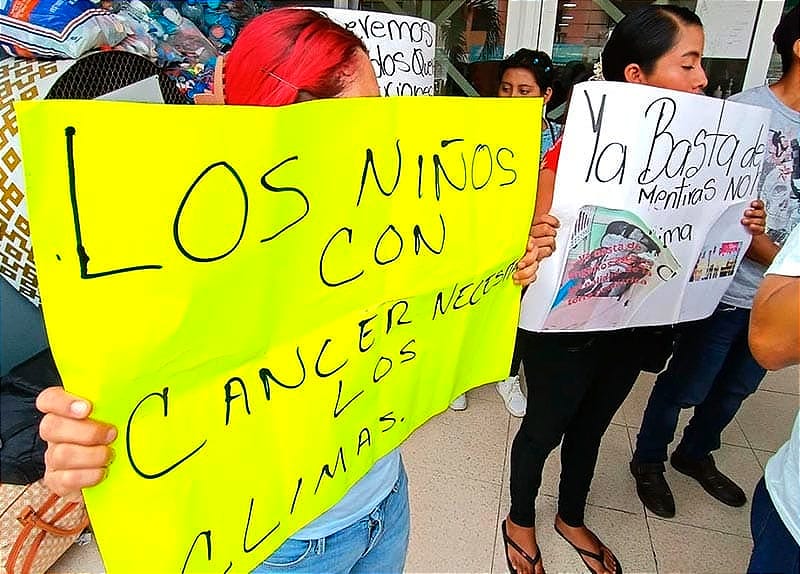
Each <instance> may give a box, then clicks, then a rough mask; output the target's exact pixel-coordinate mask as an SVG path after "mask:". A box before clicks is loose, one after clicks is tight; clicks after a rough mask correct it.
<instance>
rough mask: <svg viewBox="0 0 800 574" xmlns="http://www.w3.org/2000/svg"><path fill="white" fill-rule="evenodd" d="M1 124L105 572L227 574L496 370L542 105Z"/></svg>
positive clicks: (502, 367) (94, 107)
mask: <svg viewBox="0 0 800 574" xmlns="http://www.w3.org/2000/svg"><path fill="white" fill-rule="evenodd" d="M17 112H18V118H19V125H20V135H21V139H22V146H23V148H22V149H23V157H24V166H25V174H26V189H27V196H28V206H29V210H30V216H31V234H32V235H31V236H32V239H33V244H34V248H35V249H36V254H37V263H38V271H39V282H40V289H41V296H42V307H43V310H44V315H45V321H46V324H47V330H48V335H49V338H50V342H51V345H52V349H53V353H54V356H55V359H56V363H57V365H58V368H59V371H60V372H61V375H62V377H63V379H64V382H65V385H66V388H67V389H68V390H70V391H71V392H74V393H76V394H78V395H82V396H86V397H88V398H90V399H91V400H92V401H94V404H95V411H94V416H95V417H96V418H97V419H99V420H104V421H108V422H111V423H113V424H114V425H116V427H117V428H118V429H119V437H118V439H117V440H116V442H115V443H114V445H113V446H114V448H115V449H116V460H115V461H114V462H113V463H112V464H111V466H110V470H109V474H108V477H107V479H106V480H105V481H104V482H103V483H101V484H100V485H99V486H97V487H94V488H90V489H87V490H86V491H85V496H86V500H87V503H88V507H89V512H90V516H91V519H92V525H93V528H94V531H95V534H96V536H97V540H98V544H99V547H100V551H101V554H102V556H103V560H104V563H105V566H106V568H107V571H108V572H109V573H110V574H115V573H117V572H119V573H128V572H130V573H137V574H138V573H142V572H158V573H168V572H174V573H180V572H248V571H249V570H250V569H251V568H253V567H254V566H255V565H257V564H258V563H260V562H261V561H263V560H264V559H265V558H266V557H267V556H269V555H270V554H271V553H272V551H273V550H274V549H275V548H277V547H278V546H279V545H280V543H281V542H282V541H283V540H285V539H286V538H287V537H289V536H291V535H292V534H293V533H294V532H296V531H297V530H298V529H300V528H301V527H302V526H304V525H306V524H307V523H309V522H310V521H311V520H313V519H314V518H315V517H317V516H319V515H320V514H321V513H322V512H324V511H325V510H326V509H328V508H330V507H331V506H332V505H333V504H334V503H335V502H336V501H337V500H338V499H339V498H341V496H342V495H343V494H344V493H345V492H346V491H347V489H348V488H349V487H350V486H352V485H353V484H354V483H355V482H356V481H357V480H358V479H359V478H361V477H362V476H363V475H364V474H365V473H366V472H367V470H368V469H369V468H370V467H371V466H372V464H373V463H374V462H375V461H376V460H377V459H378V458H380V457H381V456H383V455H385V454H387V453H388V452H389V451H391V450H392V449H394V448H395V447H397V446H398V445H399V444H400V443H401V442H402V441H403V440H404V439H405V438H406V437H407V436H408V435H409V434H410V433H411V432H412V431H413V430H414V429H415V428H416V427H418V426H419V425H420V424H422V423H423V422H425V421H426V420H427V419H428V418H429V417H431V416H432V415H434V414H436V413H438V412H440V411H442V410H443V409H445V408H446V407H447V405H448V403H449V402H450V400H451V399H452V398H453V397H454V396H456V395H458V394H460V393H462V392H464V391H465V390H467V389H468V388H471V387H474V386H476V385H479V384H482V383H486V382H489V381H493V380H498V379H501V378H503V377H505V376H506V374H507V371H508V365H509V363H510V360H511V353H512V348H513V339H514V333H515V330H516V323H517V320H518V312H519V300H520V289H519V287H517V286H515V285H514V284H513V281H512V278H511V275H512V273H513V272H514V270H515V266H516V263H517V261H518V259H519V258H520V257H521V256H522V255H523V253H524V250H525V245H526V242H527V237H528V230H529V226H530V221H531V213H532V210H533V201H534V190H535V188H536V175H537V167H538V157H539V156H538V153H539V150H538V145H539V144H538V142H539V135H538V134H536V133H535V126H530V125H523V124H522V122H516V121H512V119H513V118H518V117H540V114H541V102H540V101H539V100H529V99H527V98H519V99H516V98H514V99H512V98H508V99H505V100H499V101H498V100H489V99H485V100H481V99H466V98H464V99H459V98H366V99H342V100H320V101H312V102H307V103H302V104H297V105H294V106H288V107H285V108H257V107H242V108H236V107H231V106H185V107H184V106H164V105H152V104H131V103H117V102H97V101H88V102H87V101H75V102H59V101H45V102H25V103H21V104H19V105H18V107H17ZM465 117H468V118H472V120H471V121H470V122H465V121H464V120H463V118H465ZM120 118H126V125H127V126H128V128H127V130H126V146H125V150H126V151H125V152H124V153H118V154H105V155H104V156H103V158H102V160H101V161H98V156H97V150H98V149H100V148H101V147H102V146H104V145H105V143H106V142H107V126H108V125H112V124H114V123H116V122H119V121H120ZM168 125H180V126H181V130H180V133H177V132H176V133H175V136H174V137H175V142H174V144H173V143H171V142H170V134H171V133H173V132H165V133H164V134H162V135H160V136H159V137H158V138H157V139H158V141H159V145H160V146H162V147H163V148H164V149H169V150H171V151H170V161H169V162H165V161H164V156H163V155H161V154H155V153H153V151H152V149H153V148H152V144H153V141H154V133H153V130H154V129H157V128H154V127H153V126H156V127H157V126H168ZM209 125H214V126H217V131H216V133H215V137H214V144H213V145H197V146H194V147H187V146H185V145H184V142H186V141H194V142H204V141H207V126H209Z"/></svg>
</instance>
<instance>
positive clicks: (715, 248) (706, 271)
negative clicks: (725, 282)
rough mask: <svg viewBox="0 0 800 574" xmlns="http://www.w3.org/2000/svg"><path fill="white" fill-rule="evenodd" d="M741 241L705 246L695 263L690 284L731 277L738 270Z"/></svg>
mask: <svg viewBox="0 0 800 574" xmlns="http://www.w3.org/2000/svg"><path fill="white" fill-rule="evenodd" d="M741 248H742V242H741V241H724V242H722V243H720V244H713V245H704V246H703V250H702V251H701V252H700V256H699V257H698V258H697V263H695V266H694V271H692V275H691V276H690V277H689V282H690V283H694V282H695V281H708V280H709V279H720V278H723V277H730V276H731V275H733V272H734V270H735V269H736V260H737V259H738V258H739V251H741Z"/></svg>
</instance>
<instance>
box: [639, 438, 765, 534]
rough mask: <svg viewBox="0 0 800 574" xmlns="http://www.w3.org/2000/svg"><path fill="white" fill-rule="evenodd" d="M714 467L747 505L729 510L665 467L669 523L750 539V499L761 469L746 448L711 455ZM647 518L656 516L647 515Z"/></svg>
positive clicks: (729, 508)
mask: <svg viewBox="0 0 800 574" xmlns="http://www.w3.org/2000/svg"><path fill="white" fill-rule="evenodd" d="M714 460H715V461H716V463H717V467H718V468H719V469H720V470H721V471H722V472H723V473H725V474H726V475H727V476H729V477H730V478H731V479H732V480H733V481H734V482H736V484H738V485H739V486H740V487H741V488H742V490H744V492H745V494H746V495H747V499H748V500H747V504H746V505H745V506H743V507H741V508H732V507H730V506H726V505H725V504H723V503H721V502H719V501H718V500H716V499H715V498H713V497H712V496H711V495H709V494H708V493H706V491H705V490H703V487H702V486H700V485H699V484H698V483H697V481H696V480H694V479H693V478H690V477H688V476H686V475H683V474H681V473H679V472H678V471H677V470H675V469H674V468H672V466H670V465H669V464H667V472H666V475H665V476H666V479H667V481H668V482H669V485H670V488H671V489H672V494H673V495H674V497H675V508H676V514H675V518H671V519H669V522H674V523H676V524H682V525H686V526H687V527H688V526H695V527H698V528H706V529H711V530H717V531H720V532H724V533H728V534H734V535H737V536H742V537H748V536H749V535H750V498H751V495H752V494H753V490H754V489H755V486H756V484H757V483H758V481H759V480H760V479H761V476H762V475H763V470H762V468H761V465H760V464H759V463H758V460H757V459H756V456H755V454H753V451H752V450H751V449H749V448H743V447H737V446H731V445H723V447H722V448H721V449H720V450H718V451H717V452H715V453H714ZM647 514H648V518H654V517H655V515H653V514H652V513H650V511H647Z"/></svg>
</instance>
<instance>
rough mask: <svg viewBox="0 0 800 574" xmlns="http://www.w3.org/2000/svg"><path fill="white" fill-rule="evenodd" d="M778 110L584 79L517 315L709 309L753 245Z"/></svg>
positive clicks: (541, 324)
mask: <svg viewBox="0 0 800 574" xmlns="http://www.w3.org/2000/svg"><path fill="white" fill-rule="evenodd" d="M769 118H770V112H769V111H768V110H764V109H761V108H755V107H752V106H746V105H744V104H736V103H733V102H726V101H725V100H717V99H712V98H707V97H704V96H698V95H694V94H686V93H682V92H676V91H673V90H663V89H660V88H652V87H646V86H640V85H633V84H623V83H617V82H589V83H585V84H581V85H579V86H577V87H576V89H575V91H574V94H573V96H572V100H571V102H570V107H569V115H568V118H567V124H566V128H565V132H564V140H563V144H562V150H561V157H560V159H559V163H558V170H557V175H556V186H555V194H554V198H553V206H552V209H551V213H552V214H553V215H554V216H555V217H557V218H558V219H559V221H560V223H561V227H560V228H559V230H558V235H557V238H556V250H555V252H554V254H553V255H552V256H551V257H549V258H548V259H545V260H544V261H543V262H542V265H541V267H540V269H539V277H538V279H537V281H536V283H534V284H533V285H531V287H530V288H529V289H528V291H527V292H526V295H525V298H524V300H523V308H522V314H521V321H520V324H521V326H522V327H523V328H525V329H529V330H532V331H541V330H553V331H592V330H606V329H618V328H622V327H634V326H643V325H662V324H670V323H677V322H681V321H691V320H695V319H700V318H703V317H706V316H708V315H710V314H711V313H712V312H713V310H714V308H715V307H716V305H717V303H718V302H719V300H720V298H721V297H722V295H723V294H724V293H725V290H726V289H727V287H728V285H729V284H730V281H731V279H732V277H733V274H734V272H735V270H736V268H737V267H738V265H739V263H740V262H741V260H742V258H743V257H744V254H745V252H746V251H747V248H748V246H749V242H750V235H749V233H748V231H747V230H746V229H745V227H744V226H742V225H741V223H740V221H741V219H742V217H743V216H744V212H745V210H746V209H747V208H748V207H749V203H750V201H752V200H753V199H756V197H757V194H758V187H757V185H758V181H759V179H760V173H761V167H762V162H763V159H764V155H765V151H766V142H767V136H768V131H769V130H768V126H769Z"/></svg>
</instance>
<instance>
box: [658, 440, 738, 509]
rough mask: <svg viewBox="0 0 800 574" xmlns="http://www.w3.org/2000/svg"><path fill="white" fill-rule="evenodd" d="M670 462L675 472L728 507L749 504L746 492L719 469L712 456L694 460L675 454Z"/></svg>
mask: <svg viewBox="0 0 800 574" xmlns="http://www.w3.org/2000/svg"><path fill="white" fill-rule="evenodd" d="M669 462H670V464H672V467H673V468H674V469H675V470H677V471H678V472H681V473H683V474H685V475H687V476H691V477H692V478H693V479H695V480H696V481H697V482H699V483H700V486H702V487H703V488H704V489H705V491H706V492H707V493H709V494H710V495H711V496H713V497H714V498H716V499H717V500H719V501H720V502H723V503H725V504H727V505H728V506H744V505H745V503H746V502H747V496H745V494H744V491H743V490H742V489H741V488H739V487H738V486H737V485H736V483H735V482H733V481H732V480H731V479H730V478H728V477H727V476H725V475H724V474H722V473H721V472H720V471H719V469H717V465H716V464H714V458H713V457H712V456H711V455H710V454H709V455H706V456H705V457H703V458H701V459H700V460H694V459H690V458H686V457H684V456H682V455H681V454H680V453H678V452H673V453H672V456H671V457H670V459H669Z"/></svg>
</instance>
